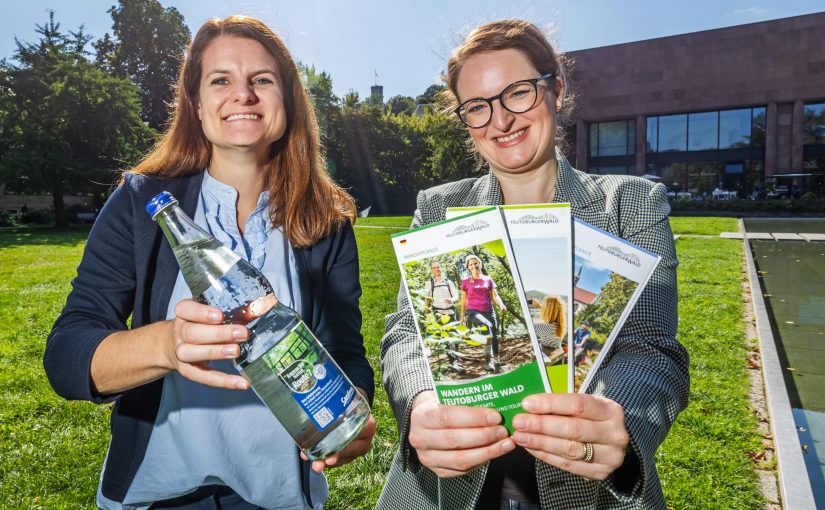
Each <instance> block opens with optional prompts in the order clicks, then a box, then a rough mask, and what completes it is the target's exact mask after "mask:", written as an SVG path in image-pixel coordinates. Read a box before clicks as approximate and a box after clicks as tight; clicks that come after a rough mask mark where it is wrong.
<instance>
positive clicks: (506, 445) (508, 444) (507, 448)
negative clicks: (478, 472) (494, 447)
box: [501, 439, 516, 452]
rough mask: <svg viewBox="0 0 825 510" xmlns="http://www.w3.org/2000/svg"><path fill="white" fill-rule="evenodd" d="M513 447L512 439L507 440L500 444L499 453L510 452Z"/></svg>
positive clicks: (514, 445) (514, 444)
mask: <svg viewBox="0 0 825 510" xmlns="http://www.w3.org/2000/svg"><path fill="white" fill-rule="evenodd" d="M515 447H516V443H514V442H513V440H512V439H508V440H506V441H504V442H503V443H501V451H503V452H509V451H510V450H512V449H513V448H515Z"/></svg>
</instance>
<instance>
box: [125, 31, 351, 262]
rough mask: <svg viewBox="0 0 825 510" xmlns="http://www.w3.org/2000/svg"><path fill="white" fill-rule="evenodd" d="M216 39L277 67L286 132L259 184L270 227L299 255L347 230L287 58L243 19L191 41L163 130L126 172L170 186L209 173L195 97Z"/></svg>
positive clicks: (344, 203)
mask: <svg viewBox="0 0 825 510" xmlns="http://www.w3.org/2000/svg"><path fill="white" fill-rule="evenodd" d="M221 36H230V37H242V38H246V39H252V40H254V41H257V42H259V43H260V44H261V45H262V46H263V47H264V48H265V49H266V50H267V52H269V54H270V55H272V56H273V57H274V58H275V61H276V62H277V66H278V72H279V74H280V78H281V83H282V85H283V88H284V108H285V109H286V118H287V127H286V131H285V133H284V135H283V136H282V137H281V138H280V139H279V140H278V141H276V142H274V143H273V144H272V146H271V159H270V163H269V168H268V170H267V175H266V181H265V186H266V187H267V188H268V189H269V191H270V193H269V217H270V219H271V221H272V224H273V226H275V227H276V228H277V227H281V228H283V231H284V234H285V235H286V236H287V238H288V239H289V241H290V242H291V243H292V245H293V246H296V247H307V246H311V245H313V244H315V243H316V242H317V241H318V240H320V239H321V238H323V237H325V236H327V235H329V234H330V233H332V232H333V231H334V230H335V229H337V228H338V227H339V226H340V224H341V222H342V221H344V220H345V219H350V220H351V221H353V222H354V221H355V203H354V202H353V200H352V197H350V196H349V195H348V194H347V192H346V191H344V190H343V189H341V187H339V186H338V185H337V184H336V183H335V182H334V181H333V180H332V179H331V178H330V176H329V175H328V174H327V172H326V169H325V163H324V158H323V156H322V154H321V143H320V138H319V134H318V124H317V122H316V120H315V114H314V112H313V109H312V106H311V103H310V100H309V97H308V96H307V92H306V90H305V89H304V87H303V84H302V82H301V79H300V74H299V72H298V68H297V66H296V65H295V62H294V61H293V60H292V56H291V55H290V54H289V51H288V50H287V49H286V46H284V43H283V42H282V41H281V39H280V38H278V36H277V35H275V33H274V32H273V31H272V30H270V29H269V27H267V26H266V25H265V24H263V23H262V22H260V21H258V20H257V19H254V18H250V17H247V16H230V17H228V18H226V19H217V18H215V19H211V20H209V21H207V22H206V23H204V24H203V26H202V27H201V28H200V29H199V30H198V33H197V34H195V38H194V39H193V40H192V43H191V44H190V45H189V48H188V50H187V52H186V56H185V59H184V61H183V63H182V65H181V68H180V76H179V78H178V83H177V85H176V87H175V104H174V109H173V112H172V116H171V121H170V124H169V127H168V129H167V130H166V132H165V133H164V134H163V135H162V136H161V138H160V139H159V141H158V142H157V144H156V145H155V147H154V148H153V149H152V151H151V152H150V153H149V155H147V156H146V157H145V158H144V159H143V161H141V162H140V163H138V165H137V166H136V167H135V168H134V169H133V170H132V172H135V173H139V174H146V175H156V176H160V177H164V178H175V177H181V176H184V175H191V174H194V173H197V172H200V171H203V169H204V168H206V167H207V166H208V165H209V160H210V157H211V152H212V144H211V143H210V142H209V140H208V139H207V138H206V136H205V135H204V133H203V129H202V127H201V122H200V119H199V118H198V90H199V87H200V80H201V72H202V62H203V54H204V52H205V51H206V48H207V47H208V46H209V44H210V43H211V42H212V41H213V40H215V39H216V38H218V37H221Z"/></svg>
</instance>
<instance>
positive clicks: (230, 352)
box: [221, 345, 238, 357]
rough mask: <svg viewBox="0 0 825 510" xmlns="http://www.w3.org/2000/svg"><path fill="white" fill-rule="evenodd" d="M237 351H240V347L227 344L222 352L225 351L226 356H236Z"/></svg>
mask: <svg viewBox="0 0 825 510" xmlns="http://www.w3.org/2000/svg"><path fill="white" fill-rule="evenodd" d="M237 352H238V348H237V347H235V346H234V345H225V346H224V347H223V349H221V353H223V355H224V356H231V357H235V354H236V353H237Z"/></svg>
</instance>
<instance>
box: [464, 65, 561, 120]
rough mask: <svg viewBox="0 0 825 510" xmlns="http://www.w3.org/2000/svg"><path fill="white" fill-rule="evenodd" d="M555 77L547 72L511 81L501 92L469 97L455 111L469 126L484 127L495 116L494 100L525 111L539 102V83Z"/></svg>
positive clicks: (519, 111) (522, 111)
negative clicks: (489, 95)
mask: <svg viewBox="0 0 825 510" xmlns="http://www.w3.org/2000/svg"><path fill="white" fill-rule="evenodd" d="M555 77H556V75H555V74H554V73H547V74H543V75H541V76H539V77H538V78H533V79H532V80H520V81H517V82H515V83H511V84H510V85H507V87H506V88H505V89H504V90H502V91H501V94H498V95H497V96H492V97H488V98H486V99H485V98H483V97H477V98H474V99H468V100H467V101H464V102H463V103H461V105H460V106H459V107H458V108H456V109H455V110H453V112H455V114H456V115H458V118H459V119H461V122H463V123H464V124H466V125H467V127H471V128H480V127H484V126H486V125H487V124H489V123H490V120H491V119H492V118H493V101H495V100H496V99H498V101H499V103H501V106H503V107H504V109H505V110H507V111H509V112H512V113H524V112H526V111H527V110H529V109H531V108H533V107H534V106H536V102H538V98H539V91H538V83H539V82H540V81H542V80H547V79H550V78H555Z"/></svg>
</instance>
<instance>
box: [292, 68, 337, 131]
mask: <svg viewBox="0 0 825 510" xmlns="http://www.w3.org/2000/svg"><path fill="white" fill-rule="evenodd" d="M298 69H299V70H300V72H301V74H302V78H303V80H304V85H305V87H306V89H307V91H309V95H310V99H311V100H312V106H313V107H314V108H315V116H316V118H317V119H318V127H319V128H320V130H321V137H322V139H327V138H329V137H330V136H331V130H332V129H331V123H332V120H333V117H334V116H335V115H336V114H337V113H338V112H339V111H340V107H339V104H340V100H339V99H338V97H336V96H335V94H334V93H333V92H332V77H331V76H330V75H329V73H327V72H326V71H321V72H320V73H319V72H318V71H316V70H315V66H307V65H304V64H302V63H300V62H299V63H298Z"/></svg>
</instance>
